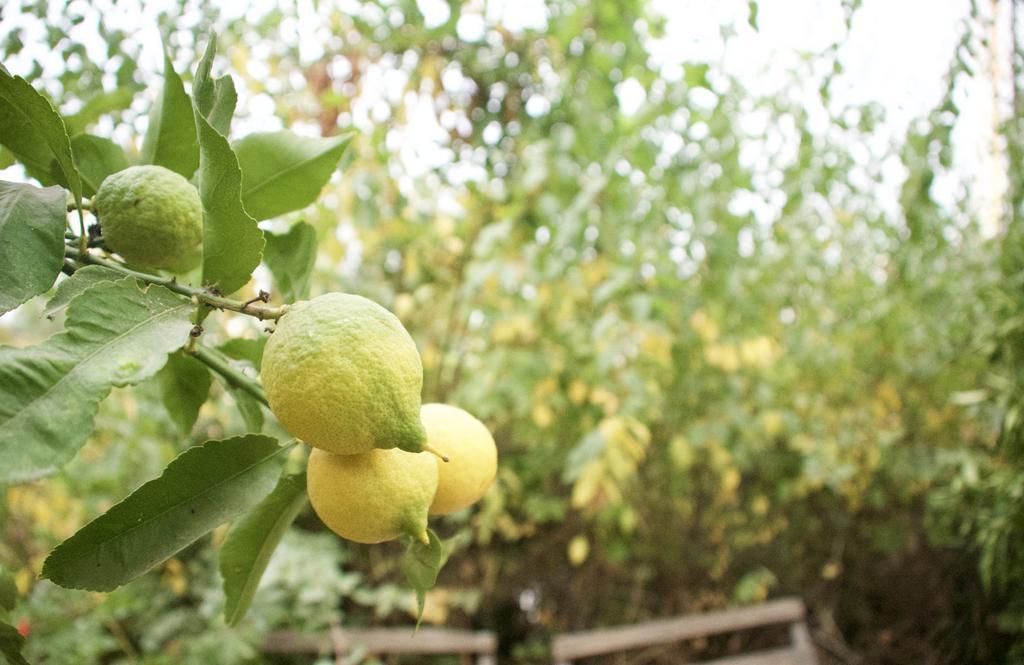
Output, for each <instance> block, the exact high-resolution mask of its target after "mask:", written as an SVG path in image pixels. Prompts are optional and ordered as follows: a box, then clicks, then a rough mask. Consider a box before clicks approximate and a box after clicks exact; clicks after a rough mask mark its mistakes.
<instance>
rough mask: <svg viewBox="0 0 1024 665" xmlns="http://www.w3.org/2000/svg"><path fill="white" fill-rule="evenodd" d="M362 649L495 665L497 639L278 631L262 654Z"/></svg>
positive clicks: (431, 631) (435, 632) (459, 634)
mask: <svg viewBox="0 0 1024 665" xmlns="http://www.w3.org/2000/svg"><path fill="white" fill-rule="evenodd" d="M357 648H363V649H365V650H366V652H367V653H370V654H374V655H376V656H386V655H427V654H435V655H440V654H447V655H452V654H456V655H458V654H461V655H464V656H466V657H473V656H475V663H476V665H495V663H496V662H497V659H496V654H497V651H498V638H497V637H496V636H495V635H494V633H490V632H486V631H480V632H475V631H468V630H447V629H443V628H420V629H419V631H418V632H417V633H416V634H415V635H413V631H412V626H410V627H408V628H370V629H366V630H355V629H352V630H350V629H335V630H331V631H330V632H328V633H318V634H315V635H308V634H304V633H298V632H295V631H290V630H278V631H274V632H272V633H270V634H269V635H267V639H266V640H265V641H264V643H263V651H264V653H292V654H294V653H315V654H344V653H347V652H349V651H351V650H352V649H357Z"/></svg>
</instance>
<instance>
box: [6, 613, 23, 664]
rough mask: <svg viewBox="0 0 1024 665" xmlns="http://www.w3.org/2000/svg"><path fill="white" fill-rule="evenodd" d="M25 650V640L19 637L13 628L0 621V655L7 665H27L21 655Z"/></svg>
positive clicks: (16, 630)
mask: <svg viewBox="0 0 1024 665" xmlns="http://www.w3.org/2000/svg"><path fill="white" fill-rule="evenodd" d="M23 648H25V638H24V637H22V636H21V633H19V632H18V629H17V628H15V627H14V626H12V625H10V624H7V623H4V622H3V621H0V654H3V657H4V659H5V660H6V661H7V662H8V664H9V665H28V661H27V660H25V657H24V656H22V655H21V650H22V649H23Z"/></svg>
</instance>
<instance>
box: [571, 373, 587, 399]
mask: <svg viewBox="0 0 1024 665" xmlns="http://www.w3.org/2000/svg"><path fill="white" fill-rule="evenodd" d="M586 399H587V384H585V383H583V382H582V381H580V380H579V379H573V380H572V383H570V384H569V401H570V402H572V403H573V404H576V405H579V404H582V403H583V401H584V400H586Z"/></svg>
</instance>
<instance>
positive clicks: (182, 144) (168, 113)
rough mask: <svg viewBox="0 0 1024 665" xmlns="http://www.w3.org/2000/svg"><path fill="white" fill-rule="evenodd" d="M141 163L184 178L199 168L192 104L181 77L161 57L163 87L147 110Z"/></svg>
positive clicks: (167, 59) (165, 58)
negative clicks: (152, 165) (165, 169)
mask: <svg viewBox="0 0 1024 665" xmlns="http://www.w3.org/2000/svg"><path fill="white" fill-rule="evenodd" d="M142 162H143V163H144V164H158V165H160V166H163V167H165V168H168V169H170V170H172V171H174V172H176V173H180V174H181V175H183V176H184V177H186V178H191V177H192V174H193V173H195V171H196V168H198V166H199V144H198V139H197V137H196V122H195V119H194V118H193V117H192V102H191V101H190V100H189V98H188V95H187V94H186V93H185V85H184V84H183V83H182V82H181V77H180V76H178V74H177V72H175V71H174V64H173V63H172V62H171V59H170V57H169V56H168V55H167V54H166V53H164V87H163V90H162V91H161V92H160V95H159V97H158V98H157V100H156V103H155V104H154V105H153V108H151V109H150V110H149V126H148V127H146V136H145V138H144V139H143V140H142Z"/></svg>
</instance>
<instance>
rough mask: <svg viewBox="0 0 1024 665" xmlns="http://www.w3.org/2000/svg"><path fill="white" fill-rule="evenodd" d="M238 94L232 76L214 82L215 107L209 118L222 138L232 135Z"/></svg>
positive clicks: (222, 77)
mask: <svg viewBox="0 0 1024 665" xmlns="http://www.w3.org/2000/svg"><path fill="white" fill-rule="evenodd" d="M237 103H238V93H237V92H235V82H234V81H233V80H232V79H231V77H230V76H228V75H225V76H221V77H220V78H219V79H217V80H216V81H214V82H213V107H212V108H211V109H210V113H209V114H208V115H207V118H209V120H210V124H211V125H213V128H214V129H216V130H217V131H218V132H220V134H221V135H222V136H230V135H231V118H232V117H233V116H234V115H235V105H236V104H237Z"/></svg>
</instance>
